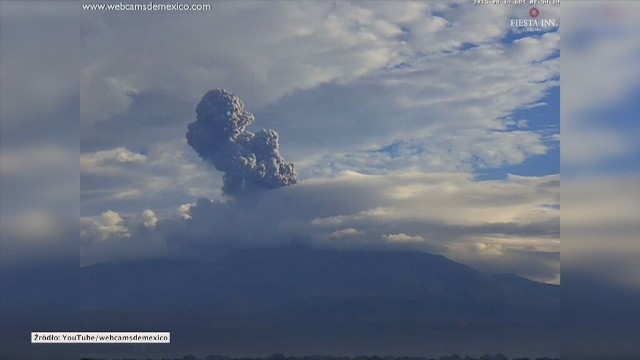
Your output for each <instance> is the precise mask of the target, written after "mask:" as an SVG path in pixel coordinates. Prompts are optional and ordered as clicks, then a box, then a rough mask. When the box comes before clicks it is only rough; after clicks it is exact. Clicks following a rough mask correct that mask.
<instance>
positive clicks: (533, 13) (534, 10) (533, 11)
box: [529, 7, 540, 18]
mask: <svg viewBox="0 0 640 360" xmlns="http://www.w3.org/2000/svg"><path fill="white" fill-rule="evenodd" d="M538 15H540V10H538V8H537V7H532V8H531V10H529V16H531V17H532V18H537V17H538Z"/></svg>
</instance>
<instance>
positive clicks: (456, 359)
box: [82, 354, 559, 360]
mask: <svg viewBox="0 0 640 360" xmlns="http://www.w3.org/2000/svg"><path fill="white" fill-rule="evenodd" d="M82 360H107V359H97V358H83V359H82ZM113 360H138V359H136V358H116V359H113ZM145 360H152V359H145ZM162 360H559V359H557V358H548V357H543V358H527V357H518V358H509V357H507V356H505V355H503V354H496V355H483V356H480V357H471V356H460V355H457V354H454V355H448V356H441V357H437V358H434V357H420V356H411V357H409V356H398V357H396V356H382V357H380V356H355V357H349V356H318V355H315V356H303V357H297V356H284V355H282V354H274V355H271V356H269V357H266V358H231V357H226V356H219V355H209V356H207V357H204V358H198V357H196V356H193V355H187V356H184V357H182V358H162Z"/></svg>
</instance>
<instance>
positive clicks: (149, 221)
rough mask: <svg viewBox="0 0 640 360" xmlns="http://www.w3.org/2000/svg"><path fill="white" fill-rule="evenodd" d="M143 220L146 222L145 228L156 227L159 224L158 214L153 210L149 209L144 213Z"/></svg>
mask: <svg viewBox="0 0 640 360" xmlns="http://www.w3.org/2000/svg"><path fill="white" fill-rule="evenodd" d="M142 218H143V221H144V226H146V227H154V226H156V223H157V222H158V218H157V217H156V213H154V212H153V210H150V209H147V210H145V211H143V212H142Z"/></svg>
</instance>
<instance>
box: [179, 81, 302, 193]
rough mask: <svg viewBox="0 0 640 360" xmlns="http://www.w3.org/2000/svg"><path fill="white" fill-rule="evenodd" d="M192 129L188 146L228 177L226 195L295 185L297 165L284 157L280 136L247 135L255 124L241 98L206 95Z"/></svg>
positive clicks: (225, 94)
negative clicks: (250, 127)
mask: <svg viewBox="0 0 640 360" xmlns="http://www.w3.org/2000/svg"><path fill="white" fill-rule="evenodd" d="M196 115H197V116H196V121H194V122H192V123H190V124H189V125H188V129H189V130H188V132H187V142H188V143H189V145H191V147H192V148H193V149H194V150H195V151H196V152H197V153H198V154H199V155H200V157H201V158H203V159H204V160H206V161H208V162H210V163H211V164H213V166H214V167H215V168H216V169H218V170H219V171H222V172H224V173H225V175H224V178H223V179H224V185H223V187H222V191H223V192H224V193H225V194H228V195H234V196H238V195H242V194H246V193H250V192H252V191H256V190H260V189H275V188H278V187H282V186H286V185H291V184H295V183H297V182H298V176H297V175H296V173H295V172H294V170H293V164H290V163H289V164H288V163H285V160H284V158H283V157H282V155H280V151H279V149H280V144H279V137H278V133H277V132H275V131H274V130H265V129H262V130H260V131H258V132H257V133H255V134H254V133H252V132H249V131H246V128H247V127H248V126H249V125H251V124H252V123H253V122H254V121H255V117H254V116H253V114H252V113H250V112H248V111H245V109H244V104H243V103H242V100H240V98H239V97H238V96H236V95H234V94H232V93H230V92H228V91H226V90H223V89H217V90H211V91H209V92H208V93H206V94H205V95H204V96H203V97H202V100H200V103H199V104H198V106H197V107H196Z"/></svg>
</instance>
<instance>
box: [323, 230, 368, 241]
mask: <svg viewBox="0 0 640 360" xmlns="http://www.w3.org/2000/svg"><path fill="white" fill-rule="evenodd" d="M357 235H363V233H362V232H360V231H358V230H357V229H354V228H346V229H340V230H336V231H334V232H332V233H331V234H330V235H329V238H330V239H336V240H338V239H343V238H349V237H353V236H357Z"/></svg>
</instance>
